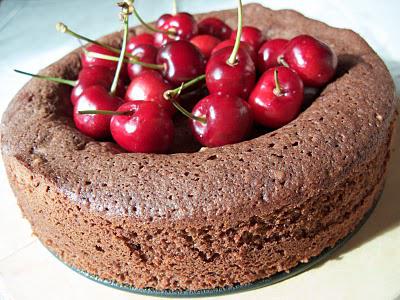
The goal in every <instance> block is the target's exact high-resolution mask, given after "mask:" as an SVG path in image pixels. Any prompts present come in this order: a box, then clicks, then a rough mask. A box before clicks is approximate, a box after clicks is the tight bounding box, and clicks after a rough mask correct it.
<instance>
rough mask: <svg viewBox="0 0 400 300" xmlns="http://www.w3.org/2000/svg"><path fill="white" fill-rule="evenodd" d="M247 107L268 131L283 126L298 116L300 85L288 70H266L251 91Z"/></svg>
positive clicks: (301, 92)
mask: <svg viewBox="0 0 400 300" xmlns="http://www.w3.org/2000/svg"><path fill="white" fill-rule="evenodd" d="M275 72H277V73H275ZM275 75H276V77H277V80H276V78H275ZM277 83H278V84H277ZM249 104H250V106H251V109H252V110H253V113H254V119H255V121H256V122H257V123H259V124H261V125H264V126H267V127H269V128H279V127H281V126H284V125H286V124H287V123H289V122H290V121H292V120H293V119H294V118H296V117H297V116H298V114H299V113H300V109H301V105H302V104H303V82H302V81H301V79H300V77H299V76H298V75H297V74H296V72H294V71H293V70H292V69H290V68H287V67H276V68H272V69H269V70H267V71H266V72H265V73H264V74H263V75H262V76H261V78H260V79H259V81H258V83H257V85H256V86H255V88H254V89H253V91H252V93H251V95H250V98H249Z"/></svg>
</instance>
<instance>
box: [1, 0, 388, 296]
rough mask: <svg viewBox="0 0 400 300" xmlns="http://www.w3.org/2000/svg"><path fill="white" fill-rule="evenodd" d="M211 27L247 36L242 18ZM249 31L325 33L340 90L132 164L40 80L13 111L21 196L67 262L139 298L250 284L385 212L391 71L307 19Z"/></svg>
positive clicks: (7, 141)
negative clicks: (200, 146)
mask: <svg viewBox="0 0 400 300" xmlns="http://www.w3.org/2000/svg"><path fill="white" fill-rule="evenodd" d="M210 15H215V16H218V17H220V18H221V19H223V20H225V21H226V22H227V23H228V24H229V25H230V26H232V27H235V24H236V10H229V11H220V12H213V13H207V16H210ZM203 17H205V15H199V16H198V18H203ZM244 20H245V24H247V25H255V26H257V27H258V28H260V29H262V30H263V31H264V33H265V34H266V35H267V36H268V37H269V38H273V37H285V38H290V37H293V36H295V35H297V34H302V33H307V34H311V35H313V36H315V37H316V38H318V39H321V40H322V41H324V42H326V43H327V44H329V45H330V46H331V47H332V48H333V49H334V50H335V51H336V53H337V54H338V57H339V70H338V76H337V79H336V80H335V81H334V82H332V83H330V84H329V85H328V86H327V87H326V88H325V89H324V90H323V92H322V94H321V96H320V97H319V98H318V99H317V100H316V101H315V102H314V103H313V104H312V105H311V107H309V108H308V109H307V110H306V111H305V112H303V113H302V114H301V115H300V116H299V117H298V118H297V119H296V120H295V121H293V122H291V123H290V124H288V125H287V126H284V127H282V128H280V129H278V130H276V131H274V132H271V133H267V134H264V135H261V136H260V137H258V138H254V139H252V140H249V141H245V142H242V143H238V144H235V145H229V146H224V147H220V148H214V149H206V150H205V151H201V152H194V153H175V154H169V155H152V154H129V153H123V152H122V151H121V150H120V149H119V148H118V147H117V146H116V145H115V144H113V143H109V142H97V141H93V140H92V139H90V138H88V137H86V136H84V135H83V134H81V133H80V132H79V131H78V130H76V129H75V128H74V125H73V121H72V119H71V117H70V114H71V107H70V106H69V105H68V104H67V103H69V89H68V88H66V87H64V86H61V85H58V84H54V83H51V82H44V81H40V80H37V79H32V80H31V81H30V82H29V83H28V84H27V85H26V86H25V87H24V88H23V89H22V90H21V91H20V92H19V93H18V94H17V95H16V96H15V98H14V99H13V100H12V102H11V103H10V105H9V107H8V109H7V111H6V112H5V114H4V115H3V119H2V127H1V143H2V155H3V159H4V162H5V165H6V169H7V173H8V176H9V179H10V183H11V185H12V187H13V190H14V192H15V194H16V196H17V198H18V203H19V205H20V207H21V209H22V211H23V213H24V216H25V217H26V218H27V219H28V220H29V221H30V222H31V224H32V228H33V231H34V233H35V234H36V235H37V236H38V237H39V239H40V240H41V241H42V242H43V243H44V244H45V245H46V246H47V247H49V248H50V249H51V250H52V251H54V252H55V253H56V254H57V255H59V256H60V257H61V258H62V259H63V260H64V261H65V262H67V263H68V264H70V265H73V266H74V267H77V268H80V269H82V270H85V271H87V272H89V273H92V274H95V275H98V276H100V277H101V278H104V279H109V280H115V281H117V282H119V283H126V284H131V285H133V286H135V287H138V288H143V287H152V288H156V289H160V290H163V289H171V290H176V289H189V290H199V289H206V288H214V287H222V286H228V285H233V284H244V283H248V282H252V281H255V280H257V279H261V278H265V277H269V276H271V275H273V274H275V273H276V272H279V271H287V270H290V269H291V268H292V267H294V266H295V265H297V264H298V263H299V262H305V261H307V260H308V259H309V258H310V257H313V256H316V255H318V254H319V253H321V251H322V250H323V249H325V248H326V247H331V246H333V245H334V244H335V243H336V242H337V241H338V240H339V239H341V238H343V237H344V236H346V235H347V234H348V233H349V232H351V231H352V230H353V229H354V227H355V226H356V225H357V224H358V223H359V221H360V220H361V219H362V217H363V215H364V214H365V212H367V211H368V210H369V208H371V207H372V205H373V203H374V202H375V201H376V200H377V197H378V195H379V193H380V191H381V190H382V187H383V182H384V177H385V171H386V166H387V162H388V158H389V144H390V141H391V135H392V128H393V123H394V121H395V118H396V113H395V94H394V85H393V82H392V79H391V77H390V75H389V73H388V71H387V69H386V67H385V65H384V64H383V62H382V60H381V59H380V58H379V57H378V56H377V55H376V54H375V53H374V51H373V50H372V49H371V48H370V47H369V46H368V44H367V43H366V42H365V41H364V40H363V39H362V38H361V37H360V36H359V35H357V34H356V33H354V32H352V31H350V30H344V29H336V28H332V27H329V26H327V25H325V24H323V23H321V22H318V21H314V20H310V19H308V18H305V17H304V16H302V15H300V14H299V13H297V12H294V11H290V10H283V11H272V10H269V9H267V8H263V7H262V6H260V5H255V4H250V5H246V6H245V8H244ZM119 40H120V37H119V35H118V34H113V35H110V36H108V37H105V38H104V41H107V42H109V43H111V44H114V45H116V44H118V42H119ZM79 69H80V62H79V56H78V52H77V51H75V52H74V53H71V54H68V55H67V56H66V57H64V58H63V59H61V60H60V61H58V62H56V63H55V64H53V65H51V66H49V67H48V68H46V69H45V70H43V72H42V73H43V74H47V75H52V76H62V77H66V78H71V79H73V78H76V77H77V74H78V71H79ZM178 144H179V143H178ZM192 150H193V149H192ZM179 151H186V150H185V149H184V147H182V148H179V147H178V148H176V149H175V152H179Z"/></svg>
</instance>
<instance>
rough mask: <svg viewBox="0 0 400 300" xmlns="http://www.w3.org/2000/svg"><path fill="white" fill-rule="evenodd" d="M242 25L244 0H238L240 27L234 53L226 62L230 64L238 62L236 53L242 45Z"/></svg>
mask: <svg viewBox="0 0 400 300" xmlns="http://www.w3.org/2000/svg"><path fill="white" fill-rule="evenodd" d="M242 25H243V11H242V1H241V0H238V28H237V32H236V39H235V45H234V46H233V49H232V53H231V55H230V56H229V58H228V60H227V62H226V63H227V64H228V65H230V66H234V65H235V64H236V63H237V59H236V55H237V53H238V51H239V47H240V38H241V36H242Z"/></svg>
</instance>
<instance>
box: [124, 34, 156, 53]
mask: <svg viewBox="0 0 400 300" xmlns="http://www.w3.org/2000/svg"><path fill="white" fill-rule="evenodd" d="M139 45H152V46H153V45H154V36H153V35H152V34H150V33H141V34H138V35H134V36H133V37H131V38H130V39H129V41H128V43H127V44H126V51H127V52H129V53H131V52H132V51H133V50H134V49H135V48H136V47H137V46H139Z"/></svg>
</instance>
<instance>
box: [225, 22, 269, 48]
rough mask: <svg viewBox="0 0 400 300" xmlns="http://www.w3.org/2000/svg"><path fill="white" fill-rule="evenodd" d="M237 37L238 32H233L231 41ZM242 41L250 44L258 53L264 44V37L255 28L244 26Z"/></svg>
mask: <svg viewBox="0 0 400 300" xmlns="http://www.w3.org/2000/svg"><path fill="white" fill-rule="evenodd" d="M236 35H237V30H235V31H233V32H232V34H231V39H232V40H234V39H235V37H236ZM240 41H242V42H246V43H248V44H249V45H250V46H252V47H253V48H254V50H255V51H257V50H258V48H260V46H261V44H262V43H263V41H264V37H263V34H262V32H261V30H260V29H258V28H256V27H253V26H243V28H242V35H241V38H240Z"/></svg>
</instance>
